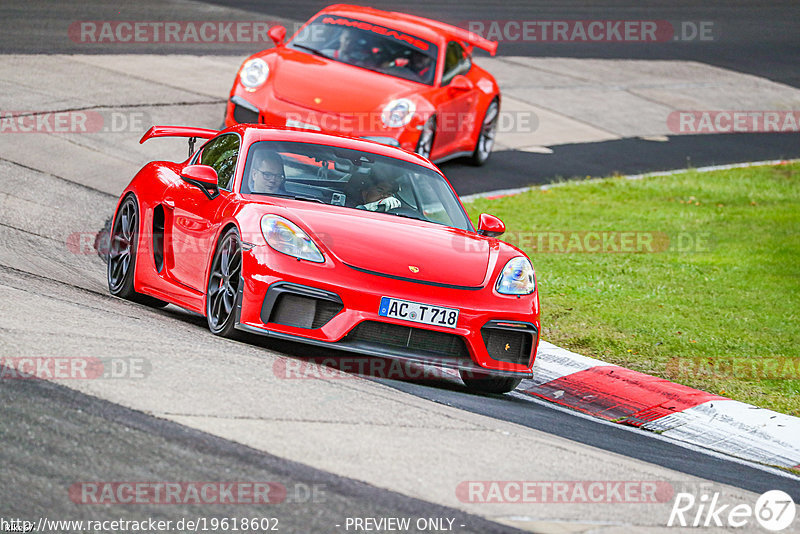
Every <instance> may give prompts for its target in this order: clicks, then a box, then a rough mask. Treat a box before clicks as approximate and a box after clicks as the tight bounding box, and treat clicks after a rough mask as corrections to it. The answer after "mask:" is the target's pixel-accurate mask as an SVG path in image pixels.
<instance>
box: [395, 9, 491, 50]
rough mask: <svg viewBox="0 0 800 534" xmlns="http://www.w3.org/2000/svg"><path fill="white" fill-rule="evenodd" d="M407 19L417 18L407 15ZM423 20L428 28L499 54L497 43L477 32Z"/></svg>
mask: <svg viewBox="0 0 800 534" xmlns="http://www.w3.org/2000/svg"><path fill="white" fill-rule="evenodd" d="M406 17H413V18H417V17H414V16H413V15H406ZM419 18H421V17H419ZM422 20H424V21H426V23H427V25H428V26H431V27H434V28H436V29H439V30H441V31H443V32H447V33H448V34H449V35H450V36H452V37H453V38H455V39H457V40H459V41H463V42H465V43H467V44H471V45H472V46H475V47H477V48H480V49H481V50H486V51H487V52H489V54H491V55H495V53H496V52H497V41H490V40H489V39H486V38H485V37H482V36H480V35H478V34H477V33H475V32H471V31H469V30H466V29H464V28H459V27H457V26H451V25H450V24H445V23H444V22H438V21H435V20H430V19H422Z"/></svg>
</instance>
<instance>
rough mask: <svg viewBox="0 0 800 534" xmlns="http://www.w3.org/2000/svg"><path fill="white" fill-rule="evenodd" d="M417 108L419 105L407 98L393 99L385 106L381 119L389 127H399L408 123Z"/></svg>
mask: <svg viewBox="0 0 800 534" xmlns="http://www.w3.org/2000/svg"><path fill="white" fill-rule="evenodd" d="M416 110H417V107H416V106H415V105H414V103H413V102H412V101H411V100H409V99H407V98H401V99H399V100H392V101H391V102H389V103H388V104H386V107H384V108H383V112H382V113H381V120H382V121H383V124H384V125H386V126H388V127H389V128H399V127H401V126H405V125H406V124H408V121H410V120H411V117H413V116H414V112H415V111H416Z"/></svg>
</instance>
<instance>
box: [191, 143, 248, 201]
mask: <svg viewBox="0 0 800 534" xmlns="http://www.w3.org/2000/svg"><path fill="white" fill-rule="evenodd" d="M238 157H239V136H238V135H236V134H226V135H221V136H219V137H217V138H216V139H212V140H211V141H209V142H208V143H207V144H206V146H204V147H203V153H202V154H200V163H201V164H202V165H209V166H211V167H213V168H214V170H215V171H217V176H218V180H217V185H219V187H220V189H227V190H228V191H230V189H231V187H230V186H231V183H232V182H233V172H234V171H235V170H236V160H237V159H238Z"/></svg>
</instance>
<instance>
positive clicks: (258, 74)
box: [239, 58, 269, 89]
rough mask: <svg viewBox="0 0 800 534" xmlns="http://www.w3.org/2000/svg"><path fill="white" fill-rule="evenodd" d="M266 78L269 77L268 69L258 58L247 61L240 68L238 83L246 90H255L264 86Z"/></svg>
mask: <svg viewBox="0 0 800 534" xmlns="http://www.w3.org/2000/svg"><path fill="white" fill-rule="evenodd" d="M267 76H269V67H267V64H266V62H264V60H263V59H260V58H255V59H248V60H247V61H245V63H244V65H243V66H242V70H241V71H239V81H241V82H242V85H244V86H245V87H246V88H247V89H256V88H258V87H260V86H262V85H264V82H266V81H267Z"/></svg>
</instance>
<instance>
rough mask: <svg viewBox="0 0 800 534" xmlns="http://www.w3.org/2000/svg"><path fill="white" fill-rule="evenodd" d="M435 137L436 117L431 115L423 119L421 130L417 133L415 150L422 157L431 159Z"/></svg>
mask: <svg viewBox="0 0 800 534" xmlns="http://www.w3.org/2000/svg"><path fill="white" fill-rule="evenodd" d="M435 138H436V117H431V118H430V119H428V120H427V121H425V125H424V126H423V127H422V132H421V133H420V134H419V141H417V149H416V150H415V152H416V153H417V154H419V155H420V156H422V157H423V158H427V159H431V151H432V150H433V140H434V139H435Z"/></svg>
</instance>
